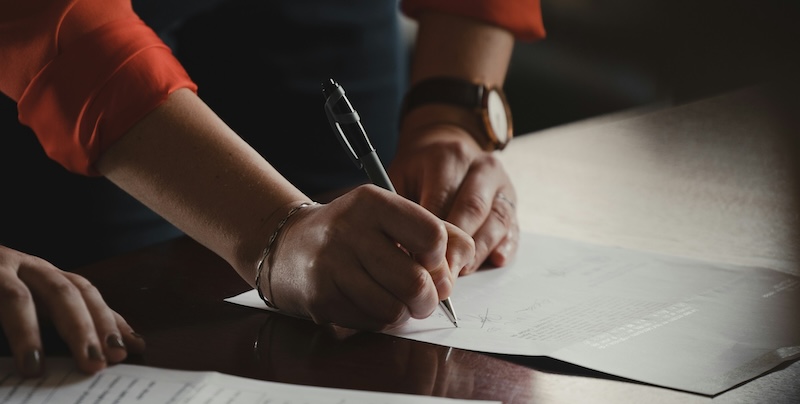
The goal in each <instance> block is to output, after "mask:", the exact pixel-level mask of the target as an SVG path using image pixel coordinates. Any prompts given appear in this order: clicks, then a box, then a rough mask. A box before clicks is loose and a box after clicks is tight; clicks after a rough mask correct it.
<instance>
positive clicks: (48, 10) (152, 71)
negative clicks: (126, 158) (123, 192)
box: [0, 0, 197, 175]
mask: <svg viewBox="0 0 800 404" xmlns="http://www.w3.org/2000/svg"><path fill="white" fill-rule="evenodd" d="M19 4H24V5H19ZM0 16H4V17H0V60H3V61H11V62H10V63H8V64H5V65H3V66H2V67H0V91H2V92H3V93H5V94H6V95H8V96H9V97H11V98H12V99H14V100H15V101H17V108H18V111H19V120H20V122H22V123H23V124H25V125H28V126H30V127H31V129H33V131H34V132H35V133H36V136H37V137H38V139H39V142H40V143H41V144H42V146H43V147H44V150H45V152H46V153H47V155H48V156H50V158H52V159H53V160H56V161H57V162H59V163H60V164H61V165H63V166H64V167H65V168H67V169H68V170H70V171H73V172H76V173H80V174H84V175H98V173H97V171H96V170H95V169H94V164H95V163H96V162H97V160H98V159H99V158H100V156H101V155H102V154H103V152H104V151H105V150H107V149H108V148H109V147H110V146H111V145H113V144H114V142H115V141H116V140H118V139H119V138H120V137H122V136H123V135H124V134H125V133H126V132H127V131H128V130H129V129H130V128H131V127H132V126H133V125H134V124H135V123H136V122H138V121H139V120H140V119H142V118H143V117H144V116H145V115H146V114H147V113H148V112H150V111H152V110H153V109H154V108H156V107H157V106H158V105H160V104H161V103H162V102H164V101H165V100H166V98H167V97H168V96H169V94H171V93H172V92H173V91H175V90H178V89H180V88H189V89H192V90H193V91H196V90H197V87H196V86H195V84H194V83H193V82H192V81H191V79H190V78H189V76H188V74H187V73H186V71H185V70H184V69H183V67H182V66H181V65H180V63H179V62H178V61H177V60H176V59H175V58H174V57H173V55H172V53H171V51H170V49H169V48H168V47H167V46H166V45H164V44H163V42H162V41H161V40H160V39H159V38H158V36H157V35H156V34H155V33H154V32H153V31H152V30H151V29H150V28H148V27H147V26H146V25H145V24H144V23H143V22H142V21H141V20H140V19H139V18H138V16H136V14H135V13H134V12H133V9H132V8H131V4H130V0H26V1H24V2H21V1H18V0H0Z"/></svg>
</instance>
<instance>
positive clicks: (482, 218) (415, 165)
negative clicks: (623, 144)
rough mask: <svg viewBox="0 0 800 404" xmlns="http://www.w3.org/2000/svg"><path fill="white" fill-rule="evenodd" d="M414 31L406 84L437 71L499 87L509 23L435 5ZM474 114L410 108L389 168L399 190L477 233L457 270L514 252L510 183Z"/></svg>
mask: <svg viewBox="0 0 800 404" xmlns="http://www.w3.org/2000/svg"><path fill="white" fill-rule="evenodd" d="M416 18H417V20H418V22H419V32H418V37H417V44H416V47H415V53H414V55H413V64H412V70H411V85H412V86H413V85H414V84H416V83H418V82H420V81H422V80H424V79H426V78H429V77H437V76H449V77H457V78H462V79H465V80H468V81H472V82H475V83H483V84H487V85H489V86H502V84H503V81H504V79H505V74H506V70H507V67H508V62H509V59H510V57H511V53H512V49H513V45H514V40H515V36H514V34H513V33H512V31H510V30H509V29H507V28H504V27H501V26H498V25H496V24H493V23H489V22H485V21H481V20H479V19H476V18H472V17H465V16H459V15H455V14H452V13H444V12H440V11H435V10H434V11H423V12H419V14H418V15H417V16H416ZM479 133H480V128H479V126H478V120H477V119H476V117H475V115H474V114H472V113H470V112H469V111H467V110H465V109H463V108H460V107H455V106H449V105H445V104H428V105H423V106H420V107H417V108H415V109H413V110H411V111H410V112H409V113H408V114H406V116H405V117H404V119H403V121H402V126H401V135H400V143H399V146H398V152H397V156H396V158H395V160H394V161H393V163H392V166H391V168H390V172H391V173H392V176H393V178H394V180H395V182H396V185H397V186H398V190H399V191H400V192H401V193H402V194H404V195H406V196H408V197H410V198H411V199H414V200H417V201H419V203H420V204H421V205H422V206H424V207H426V208H428V209H429V210H431V211H432V212H433V213H434V214H436V215H437V216H439V217H442V218H444V219H446V220H447V221H449V222H451V223H453V224H455V225H456V226H458V227H460V228H461V229H463V230H464V231H465V232H466V233H467V234H470V235H472V236H473V237H474V239H475V244H476V256H475V260H474V262H472V263H471V264H470V265H469V266H468V267H467V268H466V269H465V271H464V272H463V273H469V272H472V271H475V270H476V269H477V268H478V267H479V266H481V265H482V264H483V263H484V262H485V261H487V259H488V263H489V264H491V265H498V266H500V265H504V264H505V263H506V262H507V261H508V260H509V259H510V258H511V257H512V256H513V255H514V253H515V251H516V246H517V238H518V234H519V226H518V223H517V218H516V212H515V211H514V204H515V200H516V194H515V191H514V187H513V184H511V181H510V179H509V177H508V175H507V173H506V172H505V170H504V169H503V167H502V165H501V164H500V162H499V161H498V160H497V158H496V157H495V156H494V155H493V154H492V153H489V152H485V151H483V150H482V148H481V147H480V145H479V144H478V143H477V142H476V141H475V139H476V137H477V136H479V135H478V134H479Z"/></svg>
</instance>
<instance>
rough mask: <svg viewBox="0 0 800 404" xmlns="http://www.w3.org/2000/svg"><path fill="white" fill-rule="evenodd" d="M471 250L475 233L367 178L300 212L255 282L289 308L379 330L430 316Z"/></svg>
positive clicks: (321, 320)
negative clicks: (369, 182) (368, 182)
mask: <svg viewBox="0 0 800 404" xmlns="http://www.w3.org/2000/svg"><path fill="white" fill-rule="evenodd" d="M401 246H402V248H401ZM473 256H474V244H473V241H472V239H471V238H470V237H469V236H468V235H466V234H465V233H464V232H462V231H461V230H459V229H458V228H456V227H455V226H452V225H449V224H447V223H445V222H444V221H442V220H441V219H439V218H437V217H436V216H434V215H433V214H431V213H430V212H429V211H427V210H425V209H423V208H422V207H420V206H419V205H417V204H416V203H414V202H412V201H409V200H407V199H405V198H403V197H401V196H399V195H396V194H394V193H391V192H389V191H386V190H383V189H381V188H378V187H376V186H374V185H365V186H361V187H358V188H356V189H354V190H352V191H350V192H348V193H346V194H344V195H343V196H341V197H339V198H337V199H335V200H334V201H332V202H331V203H328V204H325V205H317V206H310V207H307V208H304V209H301V210H300V211H298V212H297V213H296V214H295V215H294V216H293V217H292V219H291V221H289V222H288V223H287V224H286V226H285V227H284V229H283V230H282V231H281V233H280V237H279V238H278V239H277V240H276V248H275V250H274V252H272V253H271V254H270V257H269V262H268V263H267V264H268V265H269V267H268V268H265V269H264V270H265V271H269V273H267V274H262V281H261V282H260V283H261V287H262V291H263V292H264V293H265V295H267V297H268V298H271V302H272V303H274V304H275V305H276V306H277V307H278V308H279V309H280V310H282V311H285V312H287V313H291V314H296V315H300V316H305V317H310V318H311V319H312V320H314V321H315V322H316V323H318V324H329V323H331V324H336V325H340V326H344V327H349V328H358V329H366V330H382V329H386V328H389V327H393V326H397V325H399V324H401V323H403V322H405V321H406V320H408V319H409V318H410V317H414V318H424V317H427V316H429V315H430V314H431V313H432V312H433V311H434V310H435V309H436V308H437V306H438V303H439V301H440V300H443V299H444V298H446V297H448V296H449V295H450V293H451V289H452V286H453V281H454V280H455V277H456V276H457V275H458V273H459V272H460V271H461V270H462V268H463V267H464V266H465V265H466V264H468V263H469V262H471V260H472V257H473Z"/></svg>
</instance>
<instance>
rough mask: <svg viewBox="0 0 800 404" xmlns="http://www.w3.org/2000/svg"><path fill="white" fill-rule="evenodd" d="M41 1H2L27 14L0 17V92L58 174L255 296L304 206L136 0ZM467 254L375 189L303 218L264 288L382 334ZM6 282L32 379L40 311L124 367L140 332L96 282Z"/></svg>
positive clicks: (9, 255) (445, 284)
mask: <svg viewBox="0 0 800 404" xmlns="http://www.w3.org/2000/svg"><path fill="white" fill-rule="evenodd" d="M33 1H34V3H26V4H35V5H37V6H39V5H41V6H42V8H37V7H33V8H30V9H28V8H25V7H21V6H16V4H17V3H16V2H11V1H3V2H1V3H0V11H6V10H11V11H19V10H21V12H20V13H19V14H14V13H11V14H2V13H0V16H8V15H12V16H14V18H17V17H18V19H16V20H15V19H14V18H10V19H7V20H4V19H2V17H0V31H2V32H3V33H9V32H10V33H12V35H7V36H0V56H2V57H3V60H5V58H6V57H9V58H12V59H13V60H17V61H20V63H19V64H18V65H15V66H12V67H11V68H9V69H8V70H4V72H3V74H2V75H0V90H2V91H3V92H5V93H6V94H8V95H9V96H11V97H12V98H13V99H15V100H17V101H18V103H19V104H18V106H19V109H20V116H21V120H23V122H25V123H26V124H28V125H30V126H31V127H32V128H33V129H34V131H35V132H36V134H37V136H38V137H39V139H40V141H41V142H42V143H43V145H44V146H45V149H46V150H47V151H48V153H49V155H50V156H51V157H53V158H54V159H56V160H58V161H59V162H60V163H62V165H64V166H65V167H67V168H69V169H70V170H73V171H76V172H78V173H82V174H86V175H93V174H98V175H105V176H107V177H108V178H109V179H110V180H111V181H113V182H114V183H116V184H117V185H119V186H120V187H121V188H123V189H124V190H126V191H128V192H129V193H131V194H133V195H134V196H135V197H137V198H139V199H141V200H142V201H143V202H144V203H145V204H146V205H148V206H149V207H151V208H152V209H153V210H154V211H156V212H158V213H160V214H161V215H163V216H164V217H165V218H166V219H168V220H169V221H171V222H173V223H174V224H176V225H177V226H178V227H180V228H181V229H182V230H184V231H185V232H186V233H187V234H189V235H190V236H191V237H193V238H195V239H197V240H198V241H199V242H201V243H202V244H204V245H205V246H207V247H208V248H210V249H211V250H213V251H214V252H216V253H217V254H219V255H220V256H221V257H222V258H224V259H225V260H226V261H227V262H229V263H230V264H231V266H232V267H233V268H234V269H235V270H236V271H237V272H238V273H239V274H240V275H241V276H242V278H243V279H244V280H245V281H246V282H247V283H249V284H250V285H254V282H255V271H256V262H257V261H258V260H259V258H260V256H261V254H262V251H263V250H264V248H265V246H266V244H267V238H268V237H269V235H270V234H271V233H272V232H273V231H274V229H275V228H276V227H277V223H278V222H280V221H281V220H282V219H283V218H284V217H286V215H287V212H288V211H289V210H290V208H292V207H294V206H296V204H297V203H299V202H301V201H306V200H307V197H306V196H305V195H303V194H302V193H301V192H299V191H298V190H297V189H296V188H294V187H293V186H292V185H291V184H289V183H288V182H287V181H286V180H285V179H284V178H283V177H281V176H280V175H279V174H278V173H277V172H276V171H275V170H274V169H273V168H272V167H271V166H270V165H269V164H268V163H267V162H266V161H264V160H263V158H261V156H260V155H259V154H258V153H256V152H255V151H254V150H252V149H251V148H250V147H249V146H248V145H247V144H246V143H245V142H243V141H242V140H241V139H240V138H239V137H238V136H236V134H235V133H233V132H232V130H231V129H230V128H228V127H227V126H226V125H225V124H224V123H223V122H222V121H221V120H220V119H219V118H218V117H217V116H216V115H215V114H214V113H213V112H212V111H211V110H209V109H208V107H207V106H206V105H205V104H204V103H203V102H202V101H201V100H200V99H199V98H198V97H197V95H196V94H195V93H194V92H193V91H192V90H193V89H194V88H193V83H191V81H189V80H188V79H187V77H186V76H185V72H183V71H182V69H180V66H179V65H177V64H176V61H175V60H174V59H172V57H171V55H170V54H169V52H168V48H166V47H165V46H164V45H163V44H160V43H159V42H158V41H157V38H155V39H154V35H153V34H152V32H150V33H148V32H146V31H147V30H146V29H144V28H146V27H144V28H143V27H142V24H141V21H139V20H138V19H137V18H131V15H130V14H129V13H130V12H131V11H130V10H129V9H130V4H129V2H127V1H123V0H79V1H77V2H76V1H67V0H63V1H61V0H52V1H46V0H40V1H36V0H33ZM51 6H52V7H53V8H52V9H51V8H48V7H51ZM103 7H110V8H111V11H109V12H108V13H107V14H103V13H102V12H100V10H101V9H102V8H103ZM115 7H116V8H115ZM23 9H24V10H23ZM120 10H122V11H120ZM118 11H120V12H121V13H122V16H121V17H120V16H119V15H116V14H114V13H115V12H118ZM126 13H128V14H126ZM108 16H111V17H108ZM33 17H38V18H40V19H38V20H37V19H36V18H34V21H31V20H30V18H33ZM105 17H108V18H105ZM33 22H38V25H37V24H33V25H31V24H32V23H33ZM34 28H35V29H34ZM53 32H57V33H59V34H58V35H57V36H53V35H52V33H53ZM76 33H77V34H76ZM86 34H89V35H86ZM31 38H33V40H31ZM96 45H97V46H96ZM76 55H77V56H76ZM86 55H89V56H92V57H93V59H86V58H85V57H84V56H86ZM9 60H11V59H9ZM87 60H88V61H90V62H91V63H88V62H87ZM3 67H7V66H3ZM0 68H2V67H0ZM93 69H97V72H96V74H95V71H94V70H93ZM87 71H88V72H91V74H89V73H87ZM6 73H8V74H6ZM398 243H399V244H401V245H402V246H403V247H405V248H406V249H407V250H408V251H410V252H412V253H413V254H412V255H411V256H409V255H406V254H405V253H403V252H402V250H401V249H399V248H397V244H398ZM472 249H473V246H472V240H471V239H470V238H469V237H468V236H466V235H465V234H463V233H462V232H461V231H459V230H458V229H455V228H454V227H452V226H449V225H447V224H446V223H444V222H443V221H442V220H440V219H438V218H436V217H435V216H434V215H432V214H431V213H430V212H428V211H427V210H425V209H423V208H421V207H419V206H418V205H416V204H414V203H412V202H410V201H407V200H406V199H404V198H402V197H399V196H397V195H393V194H391V193H388V192H384V191H382V190H380V189H378V188H377V187H374V186H365V187H361V188H358V189H357V190H355V191H353V192H350V193H348V194H347V195H345V196H343V197H340V198H338V199H336V200H334V201H333V202H331V203H329V204H327V205H318V206H314V207H309V208H306V209H302V210H301V211H298V213H297V214H296V215H293V216H292V218H291V221H289V222H287V224H286V226H284V228H283V230H282V232H281V236H280V238H279V239H278V242H277V248H276V249H275V250H274V251H272V253H271V255H270V257H269V258H270V259H269V262H268V265H266V267H265V271H269V274H270V275H269V276H267V277H264V278H262V282H261V285H258V286H260V287H261V288H262V289H263V290H264V291H267V292H268V295H269V297H270V299H271V300H272V301H273V302H274V303H275V304H276V305H277V306H278V307H280V308H281V309H282V310H285V311H287V312H289V313H292V314H297V315H302V316H307V317H310V318H312V319H314V320H315V321H317V322H319V323H336V324H339V325H344V326H349V327H354V328H367V329H381V328H384V327H387V326H393V325H396V324H398V323H400V322H403V321H405V320H406V319H408V318H409V317H412V316H413V317H423V316H427V315H429V314H430V313H431V312H432V311H433V310H435V308H436V307H437V305H438V302H439V300H441V299H443V298H445V297H447V296H448V295H449V293H450V286H451V283H452V278H453V276H454V274H456V273H458V271H460V269H461V268H462V267H463V266H464V265H465V264H466V262H467V260H468V258H469V257H471V256H472V255H473V252H472ZM31 262H33V264H30V263H31ZM0 285H4V286H6V287H5V288H0V301H1V302H2V304H0V308H2V310H0V322H2V326H3V329H4V331H6V333H7V335H9V336H10V337H9V343H10V345H11V347H12V351H13V352H14V356H15V358H17V364H18V367H19V368H20V369H21V370H22V371H23V374H26V375H33V374H35V373H36V372H26V370H27V369H28V367H26V364H27V363H28V362H27V361H28V358H29V357H30V355H29V353H30V352H36V353H38V354H37V355H41V353H42V347H41V341H40V340H39V338H38V337H37V336H38V325H37V321H38V320H37V317H36V314H35V312H36V308H37V307H38V308H41V309H43V310H44V311H45V312H48V313H49V314H51V316H52V317H54V318H57V319H58V320H57V321H56V326H57V328H58V330H59V332H60V334H61V335H62V337H63V338H64V339H65V340H66V341H67V342H68V344H69V346H70V348H71V350H72V352H73V355H74V356H75V358H76V360H77V362H78V365H79V367H80V368H81V369H82V370H84V371H87V372H94V371H97V370H99V369H101V368H103V367H104V366H105V365H106V363H108V362H114V361H116V360H121V358H124V355H125V352H124V350H123V351H122V352H120V351H119V350H115V349H118V348H117V347H115V346H113V344H111V343H109V342H108V341H109V340H108V338H107V337H108V336H111V334H115V335H122V336H123V337H125V336H126V335H130V334H131V333H130V327H129V326H128V325H127V324H126V323H125V322H124V320H122V318H121V317H120V316H118V315H116V314H115V313H113V311H112V310H111V309H110V308H108V306H107V305H105V303H104V302H103V301H102V298H100V295H99V293H98V292H97V291H96V290H95V289H94V288H93V287H92V286H91V285H90V284H89V283H88V282H86V280H85V279H83V278H80V277H75V276H74V275H73V274H68V273H64V272H62V271H59V270H57V269H56V268H54V267H52V265H49V264H47V263H46V262H42V261H41V260H38V259H33V257H29V256H26V255H24V254H21V253H19V252H16V251H11V250H8V249H2V250H0ZM54 290H55V291H57V292H58V293H52V292H53V291H54ZM43 297H47V298H48V299H46V300H47V302H45V304H44V305H43V306H42V305H41V304H39V305H38V306H37V303H41V299H42V298H43ZM137 342H138V341H137V340H130V342H129V341H127V340H126V344H129V345H135V344H136V343H137ZM134 348H135V347H134ZM98 350H100V351H101V352H100V353H99V354H98V352H97V351H98ZM36 363H37V364H39V365H40V364H41V359H36ZM37 369H39V370H40V369H41V366H37Z"/></svg>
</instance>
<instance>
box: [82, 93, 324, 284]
mask: <svg viewBox="0 0 800 404" xmlns="http://www.w3.org/2000/svg"><path fill="white" fill-rule="evenodd" d="M97 167H98V169H99V171H100V172H101V173H102V174H103V175H105V176H106V177H107V178H109V179H110V180H111V181H112V182H114V183H115V184H117V185H118V186H119V187H121V188H122V189H124V190H125V191H127V192H128V193H130V194H131V195H133V196H134V197H136V198H137V199H139V200H140V201H142V202H143V203H144V204H146V205H147V206H149V207H150V208H151V209H153V210H154V211H155V212H157V213H158V214H160V215H162V216H163V217H164V218H166V219H167V220H169V221H170V222H172V223H173V224H175V225H176V226H177V227H178V228H180V229H182V230H183V231H184V232H186V233H187V234H188V235H189V236H191V237H192V238H194V239H195V240H197V241H198V242H200V243H201V244H203V245H205V246H206V247H208V248H209V249H211V250H212V251H214V252H216V253H217V254H219V255H220V256H221V257H223V258H224V259H225V260H226V261H228V262H229V263H230V264H231V265H232V266H233V267H234V268H235V269H236V270H237V272H239V274H240V275H241V276H242V277H243V278H244V279H246V280H248V281H249V282H251V284H252V282H253V280H254V278H255V263H256V261H257V260H258V258H259V256H260V253H261V251H262V250H263V248H264V246H265V245H266V242H267V237H269V234H270V233H271V232H272V230H273V228H274V227H275V226H276V225H277V222H278V221H279V220H280V219H281V212H284V210H287V209H288V208H287V209H282V208H283V207H284V206H288V205H292V204H294V203H295V202H297V203H299V202H301V201H304V200H307V199H308V198H307V197H306V196H305V195H303V194H302V193H301V192H300V191H299V190H297V189H296V188H295V187H294V186H292V185H291V184H290V183H289V182H288V181H286V180H285V179H284V178H283V177H282V176H281V175H280V174H279V173H278V172H277V171H275V169H273V168H272V167H271V166H270V165H269V164H268V163H267V162H266V161H265V160H264V159H263V158H262V157H261V156H260V155H259V154H258V153H257V152H256V151H255V150H253V149H252V148H251V147H250V146H249V145H247V144H246V143H245V142H244V141H243V140H242V139H241V138H239V137H238V136H237V135H236V134H235V133H234V132H233V131H232V130H231V129H230V128H229V127H228V126H227V125H226V124H225V123H224V122H223V121H222V120H220V119H219V118H218V117H217V116H216V115H215V114H214V113H213V112H212V111H211V110H210V109H209V108H208V107H207V106H206V105H205V104H204V103H203V102H202V101H201V100H200V99H199V98H198V97H197V96H196V95H195V94H194V93H192V92H191V91H188V90H179V91H177V92H175V93H173V94H172V95H171V96H170V98H169V99H168V100H167V101H166V102H165V103H164V104H162V105H161V106H160V107H158V108H157V109H156V110H154V111H153V112H152V113H151V114H149V115H147V116H146V117H145V118H144V119H143V120H141V121H140V122H139V123H138V124H136V125H135V126H134V127H133V128H132V129H131V130H130V131H129V132H128V133H127V134H126V135H125V136H123V137H122V139H120V140H119V141H118V142H117V143H116V144H115V145H114V146H112V147H111V148H110V149H109V150H108V151H107V152H106V153H105V154H103V155H102V157H101V158H100V160H99V162H98V164H97ZM284 213H285V212H284Z"/></svg>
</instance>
